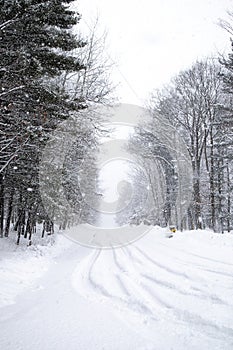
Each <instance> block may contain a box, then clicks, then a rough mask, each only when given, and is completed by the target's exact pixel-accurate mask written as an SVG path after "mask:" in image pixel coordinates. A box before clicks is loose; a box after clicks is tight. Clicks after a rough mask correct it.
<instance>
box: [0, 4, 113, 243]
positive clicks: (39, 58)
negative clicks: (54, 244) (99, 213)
mask: <svg viewBox="0 0 233 350" xmlns="http://www.w3.org/2000/svg"><path fill="white" fill-rule="evenodd" d="M71 3H72V0H66V1H60V0H59V1H58V0H50V1H38V0H37V1H35V0H13V1H12V0H1V1H0V237H4V236H5V237H8V235H9V232H10V227H13V229H14V231H15V232H16V237H17V244H19V242H20V238H21V237H22V236H23V237H24V238H28V240H29V244H31V241H32V237H33V234H35V233H36V231H37V229H38V224H41V226H42V229H41V230H40V231H39V234H40V236H41V237H42V238H43V237H44V236H45V235H47V234H51V233H53V230H54V222H53V218H51V217H49V216H48V214H47V212H46V208H44V206H43V203H42V200H41V196H40V191H39V163H40V157H41V154H42V151H43V149H44V147H45V145H46V142H47V141H48V139H49V136H50V134H51V132H52V131H53V130H55V129H56V127H57V126H58V124H59V123H61V122H63V121H65V120H67V119H68V118H70V117H71V116H72V117H74V118H75V119H76V121H77V122H78V124H79V125H80V132H79V134H78V137H77V140H76V142H75V144H74V146H73V148H72V150H71V151H70V155H68V156H67V157H70V158H69V159H71V158H72V157H74V154H75V155H76V163H71V162H70V160H69V159H68V160H67V161H66V163H67V168H66V169H65V170H64V172H65V171H68V170H69V171H71V170H72V168H75V167H76V169H77V168H78V167H79V165H80V164H82V162H83V161H84V159H86V160H87V158H88V159H89V161H86V162H85V165H84V166H82V174H81V175H80V176H81V178H83V179H84V180H83V181H85V179H86V177H87V174H92V175H93V174H96V171H97V170H96V167H95V156H94V152H96V149H97V146H96V145H97V138H98V135H99V133H100V132H101V128H100V119H99V116H97V115H95V114H94V113H92V114H91V116H90V115H89V114H88V113H87V112H86V111H87V110H88V109H89V107H90V106H93V105H94V104H97V103H105V102H106V100H107V99H108V96H109V94H110V92H111V84H110V83H109V76H108V69H109V66H108V62H107V61H106V60H105V59H104V57H103V54H102V53H103V45H104V40H103V38H101V37H98V38H97V37H96V27H95V26H94V27H93V29H92V30H91V31H90V35H89V37H86V38H83V37H81V35H80V34H76V33H75V32H74V26H75V27H77V25H78V24H79V22H80V19H81V16H80V14H79V13H77V12H76V11H73V10H71V7H70V5H71ZM76 31H77V29H76ZM84 111H85V112H84ZM67 169H68V170H67ZM72 181H73V182H72ZM77 181H78V179H77V178H76V183H75V184H76V185H77ZM94 181H95V177H94V176H90V178H89V181H88V183H86V184H85V186H84V188H85V190H86V191H87V192H90V193H93V196H95V191H94V188H95V184H94ZM65 182H66V184H65V186H66V188H67V196H68V197H69V196H71V189H72V188H73V187H74V179H71V178H70V177H69V176H66V180H65ZM86 182H87V181H86ZM77 192H78V193H76V194H75V196H73V197H72V198H73V199H72V200H74V201H75V205H76V207H77V208H78V210H79V211H80V222H82V221H85V220H87V218H88V215H90V216H91V215H92V214H91V213H90V211H89V209H88V206H87V205H86V204H85V201H84V200H83V197H82V191H81V189H80V190H77ZM95 200H96V198H95ZM92 220H94V219H93V218H92ZM66 225H67V222H61V226H63V228H64V227H65V226H66Z"/></svg>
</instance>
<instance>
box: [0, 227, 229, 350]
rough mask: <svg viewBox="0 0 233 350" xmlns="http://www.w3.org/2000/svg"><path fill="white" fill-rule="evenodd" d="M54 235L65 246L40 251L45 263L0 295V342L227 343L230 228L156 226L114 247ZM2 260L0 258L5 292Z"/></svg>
mask: <svg viewBox="0 0 233 350" xmlns="http://www.w3.org/2000/svg"><path fill="white" fill-rule="evenodd" d="M60 242H64V245H65V246H66V247H65V248H64V249H60V251H59V252H58V253H57V254H52V257H51V259H50V260H49V259H48V257H47V258H46V259H43V258H41V259H38V264H42V265H43V263H44V265H47V271H46V266H42V267H43V268H44V270H45V271H44V272H43V274H42V276H40V277H39V275H40V274H38V276H37V277H36V278H35V279H34V281H33V283H31V284H30V283H28V285H27V288H24V289H23V291H22V290H20V289H19V292H20V294H19V295H18V296H17V297H15V302H14V303H11V304H10V302H9V303H8V305H7V303H6V302H5V303H2V308H1V309H0V349H2V350H29V349H30V350H41V349H43V350H68V349H69V350H86V349H87V350H103V349H105V350H165V349H166V350H171V349H173V350H187V349H189V350H192V349H195V350H207V349H211V350H216V349H218V350H232V349H233V235H230V234H226V235H218V234H213V233H211V232H208V231H206V232H199V231H195V232H186V233H179V232H178V233H177V234H176V235H175V236H174V237H173V238H172V239H168V238H166V237H165V231H164V230H163V229H160V228H154V229H153V230H152V231H151V232H150V233H149V234H147V235H146V236H145V237H144V238H142V239H140V240H139V241H137V242H136V243H134V244H132V245H129V246H127V247H123V248H119V249H116V250H92V249H88V248H84V247H81V246H79V245H77V244H75V243H72V242H69V244H67V242H66V239H65V238H63V237H60ZM51 249H54V250H56V249H57V248H56V247H54V248H51ZM12 259H13V258H12ZM17 261H18V260H15V265H17ZM28 261H29V263H30V260H28ZM48 261H49V263H48ZM8 263H9V261H8ZM13 264H14V259H13V260H12V261H11V266H13ZM30 264H31V263H30ZM31 265H32V264H31ZM4 266H5V267H4ZM23 266H24V267H23ZM25 266H27V260H26V261H25V263H24V265H22V272H23V269H24V270H25ZM6 267H7V265H4V259H3V260H2V261H0V283H1V285H0V291H1V290H4V291H5V292H4V293H5V294H6V291H7V285H6V284H7V282H6V279H4V278H5V277H4V276H5V275H4V269H6ZM15 268H17V266H15ZM27 268H28V267H27ZM1 269H2V270H1ZM1 272H2V274H1ZM8 273H9V275H10V271H8ZM17 273H18V274H20V268H19V267H18V270H17ZM28 275H29V278H31V274H30V273H29V272H28ZM2 276H3V277H4V278H3V277H2ZM1 277H2V279H1ZM2 281H3V282H4V283H5V287H4V286H3V284H2ZM9 283H10V284H9V286H8V287H9V289H10V288H11V287H12V281H10V282H9ZM4 288H5V289H4ZM4 293H2V294H0V295H2V296H4ZM4 300H7V298H6V297H5V299H4Z"/></svg>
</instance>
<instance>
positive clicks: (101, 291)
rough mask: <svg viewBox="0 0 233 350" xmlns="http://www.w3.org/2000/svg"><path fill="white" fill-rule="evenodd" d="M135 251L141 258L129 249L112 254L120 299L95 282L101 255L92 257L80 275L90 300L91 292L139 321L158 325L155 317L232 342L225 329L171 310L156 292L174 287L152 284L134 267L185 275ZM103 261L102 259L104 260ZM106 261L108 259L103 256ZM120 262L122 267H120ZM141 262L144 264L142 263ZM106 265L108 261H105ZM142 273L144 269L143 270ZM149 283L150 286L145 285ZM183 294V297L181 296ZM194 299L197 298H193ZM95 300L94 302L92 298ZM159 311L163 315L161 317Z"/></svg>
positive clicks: (163, 282) (189, 313)
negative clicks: (146, 318) (147, 321)
mask: <svg viewBox="0 0 233 350" xmlns="http://www.w3.org/2000/svg"><path fill="white" fill-rule="evenodd" d="M134 248H136V249H135V250H136V251H137V252H139V253H140V254H141V256H140V258H139V257H138V256H137V257H135V253H132V251H129V248H127V249H122V250H121V251H119V250H117V251H116V250H113V253H112V260H113V263H114V266H115V269H116V271H115V272H114V276H115V278H116V280H117V283H118V285H120V288H121V291H122V294H121V296H120V297H119V296H116V295H113V294H112V293H111V292H109V290H108V286H106V285H104V283H105V282H104V281H98V282H97V281H96V278H95V277H96V273H97V274H98V261H99V257H100V255H101V251H98V252H97V253H95V254H94V257H92V258H91V261H90V263H89V264H88V266H87V269H86V271H85V270H84V271H82V275H83V276H85V274H86V275H87V278H88V282H89V286H90V288H91V293H89V295H91V296H92V294H93V292H94V294H95V296H97V297H98V298H100V299H101V300H103V298H104V300H105V301H107V302H108V303H109V304H110V305H111V306H113V307H114V309H118V310H119V311H123V312H127V313H128V312H129V311H133V313H134V314H135V313H136V315H138V317H139V319H140V320H141V319H142V318H143V317H149V320H150V321H151V322H155V321H158V318H157V317H156V316H157V315H160V317H161V315H162V318H163V319H167V320H169V319H170V321H171V320H172V322H175V323H182V325H183V326H185V327H190V326H191V327H194V329H195V330H197V331H198V332H200V333H202V332H203V329H205V332H206V334H208V335H209V336H211V337H212V338H219V336H220V335H221V336H223V335H224V336H225V337H231V338H233V330H232V329H231V328H229V327H226V326H218V325H217V324H215V323H214V322H212V321H211V320H206V319H203V318H202V317H201V316H200V315H197V314H194V313H192V312H189V311H187V310H183V309H180V308H178V307H176V306H174V305H173V304H172V303H169V302H166V301H165V300H164V298H162V297H161V296H159V294H158V293H157V291H156V285H158V284H160V286H161V287H164V288H168V289H171V290H173V291H174V290H175V292H177V293H179V291H177V287H176V286H175V285H174V286H173V284H170V283H169V282H166V281H162V282H161V281H158V280H152V279H153V277H150V276H148V275H147V274H145V273H142V272H141V271H140V269H139V268H138V269H135V267H139V266H140V267H141V268H142V269H143V268H144V267H145V266H144V265H145V261H146V260H147V261H149V262H150V263H151V264H153V265H155V266H157V267H159V268H160V269H165V270H166V271H168V272H169V273H172V274H174V275H179V276H181V277H182V278H185V279H186V278H187V274H185V273H177V271H176V270H175V269H171V268H168V267H167V266H165V267H164V266H163V265H162V264H160V263H158V262H157V261H155V260H154V259H152V258H150V257H149V256H148V255H147V254H146V253H145V252H143V251H142V250H141V249H139V248H137V247H134ZM104 258H105V256H104ZM106 258H107V255H106ZM122 258H123V261H124V260H125V261H124V263H125V264H123V263H122ZM143 260H144V261H143ZM106 263H108V260H107V259H106ZM144 270H145V268H144ZM148 283H149V285H148ZM183 294H184V293H183ZM195 296H196V295H195ZM94 299H95V300H96V298H94ZM161 311H163V312H162V314H161Z"/></svg>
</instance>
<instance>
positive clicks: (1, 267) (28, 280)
mask: <svg viewBox="0 0 233 350" xmlns="http://www.w3.org/2000/svg"><path fill="white" fill-rule="evenodd" d="M47 243H48V245H47V246H42V245H37V246H30V247H27V246H26V244H22V245H19V246H16V245H15V243H14V242H13V241H12V240H11V239H10V238H2V239H0V286H1V287H0V308H1V307H3V306H6V305H10V304H13V303H14V302H15V298H16V297H17V296H18V295H19V294H21V293H22V292H23V291H25V290H27V289H29V288H30V289H31V290H35V289H40V288H42V286H41V285H40V284H38V283H37V281H38V279H39V278H40V277H41V276H42V275H43V274H44V273H45V272H46V271H47V270H48V269H49V266H50V265H51V263H52V261H53V258H54V257H56V256H58V255H59V254H61V252H62V251H64V250H65V249H67V248H68V247H69V246H70V245H71V242H70V241H68V240H67V239H66V238H64V237H63V236H62V235H57V237H56V241H54V237H52V239H50V241H48V242H47Z"/></svg>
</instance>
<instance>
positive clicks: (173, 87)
mask: <svg viewBox="0 0 233 350" xmlns="http://www.w3.org/2000/svg"><path fill="white" fill-rule="evenodd" d="M229 16H230V21H229V22H226V21H221V23H220V24H221V26H222V27H224V28H225V29H227V31H228V32H229V33H230V34H231V35H233V27H232V25H231V23H232V20H233V13H229ZM232 102H233V45H232V46H231V52H230V53H229V55H228V56H227V57H222V56H221V57H219V58H217V59H216V58H207V59H204V60H198V61H196V62H195V63H194V64H193V65H192V66H191V67H190V68H188V69H186V70H184V71H181V72H180V73H179V74H177V75H176V76H175V77H174V78H173V79H172V80H171V82H170V83H169V84H168V85H167V86H165V87H164V88H163V89H160V90H157V91H154V92H153V93H152V95H151V98H150V100H149V103H148V105H147V107H148V108H149V110H150V112H151V121H150V122H149V123H148V125H144V124H142V125H140V126H139V127H137V128H136V130H135V135H134V136H133V137H132V138H131V140H130V142H129V149H130V150H131V152H133V153H135V155H137V159H138V162H139V163H140V164H141V166H142V168H143V169H145V170H146V172H147V177H148V180H147V182H148V183H149V185H150V187H151V197H152V198H151V200H150V202H149V206H148V207H147V208H146V210H143V208H140V201H138V206H137V205H136V206H134V208H132V207H131V209H130V208H128V211H129V212H130V214H129V213H128V215H127V220H129V221H130V222H131V223H134V224H139V223H141V222H144V223H146V224H159V225H162V226H166V225H169V224H170V225H171V224H173V225H176V226H177V227H178V228H179V229H181V230H182V229H203V228H211V229H213V230H214V231H216V232H222V233H223V232H224V231H227V232H230V231H231V230H232V229H233V185H232V179H233V162H232V160H233V115H232V113H233V104H232ZM158 118H159V119H160V120H163V123H166V120H167V121H168V123H169V125H172V126H173V127H174V129H175V130H176V131H177V132H178V133H179V135H180V137H182V139H183V141H184V142H185V146H186V148H187V150H188V153H189V157H190V160H191V163H190V167H191V170H192V187H191V188H183V189H182V190H183V191H190V195H191V200H190V204H189V207H188V209H187V211H186V212H185V213H182V215H181V213H180V212H179V210H180V209H179V208H178V207H177V203H176V197H177V195H178V193H177V189H178V181H179V173H178V172H177V170H176V164H175V162H176V159H172V158H173V157H172V156H171V152H170V151H169V149H167V148H166V146H165V145H163V144H162V143H161V142H160V141H159V140H158V138H157V137H156V133H157V130H156V128H157V127H158V122H157V120H158ZM170 136H172V135H170ZM166 137H169V135H166ZM173 148H174V149H175V148H176V144H175V142H173ZM158 168H161V169H162V170H158ZM158 173H160V176H163V180H161V181H160V186H159V187H162V185H161V184H162V183H163V181H164V182H165V184H166V186H165V187H166V189H165V192H166V193H165V195H164V197H165V198H163V200H159V201H158V196H160V190H161V188H160V189H159V188H158V185H157V183H158V176H159V175H158ZM161 173H163V175H161ZM153 178H154V179H153ZM132 181H133V183H134V186H136V188H138V189H139V188H140V187H139V186H138V184H139V183H140V182H142V181H141V177H140V176H139V175H137V174H136V173H134V175H133V176H132ZM143 182H145V181H144V180H143ZM143 191H145V188H144V190H142V191H141V193H143ZM126 192H127V191H126ZM125 194H126V195H127V193H125ZM139 196H140V195H139ZM162 202H164V203H163V205H162V207H161V208H160V214H158V213H157V209H158V203H162ZM175 206H176V207H175ZM172 210H175V211H176V215H175V216H173V217H172V215H171V212H172ZM124 219H125V218H124V215H123V216H122V214H121V215H120V217H119V218H118V221H119V222H120V221H123V222H124Z"/></svg>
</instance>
